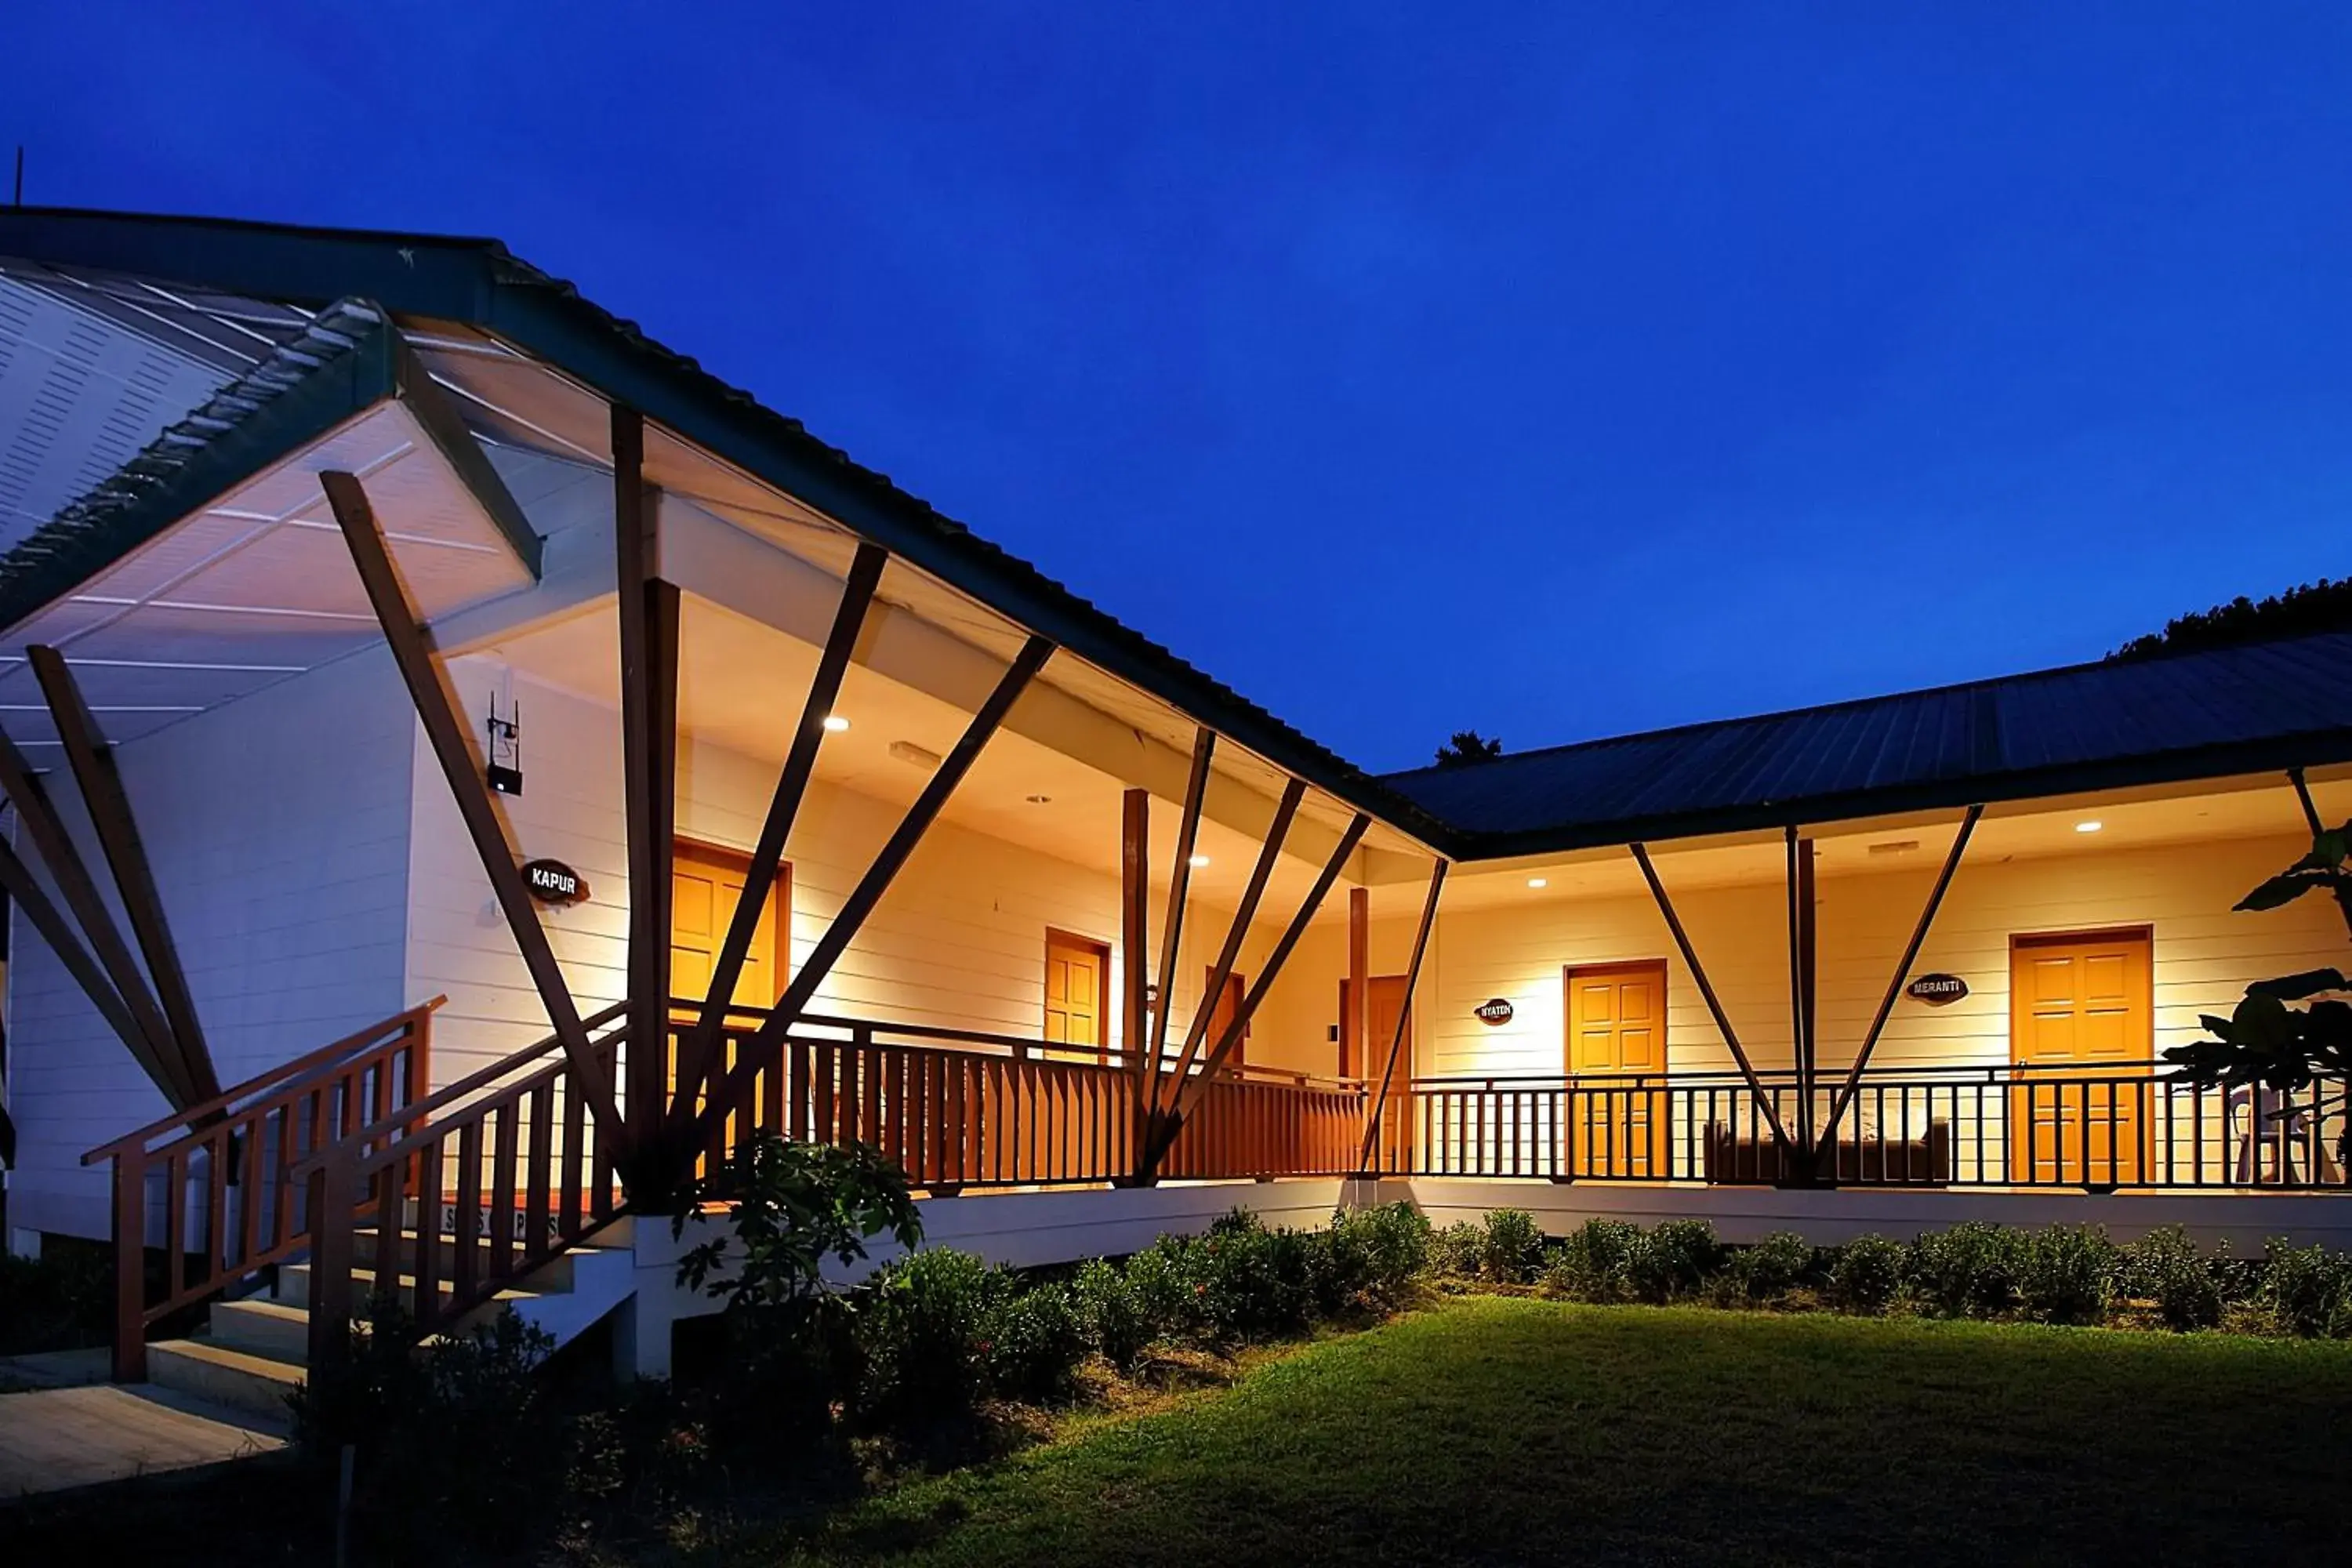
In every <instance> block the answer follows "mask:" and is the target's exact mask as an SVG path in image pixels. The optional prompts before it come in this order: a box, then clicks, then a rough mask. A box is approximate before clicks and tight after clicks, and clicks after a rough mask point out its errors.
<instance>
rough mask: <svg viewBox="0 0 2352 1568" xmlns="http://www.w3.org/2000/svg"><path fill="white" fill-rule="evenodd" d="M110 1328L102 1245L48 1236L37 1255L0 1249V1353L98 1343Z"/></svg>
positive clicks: (108, 1272)
mask: <svg viewBox="0 0 2352 1568" xmlns="http://www.w3.org/2000/svg"><path fill="white" fill-rule="evenodd" d="M113 1330H114V1265H113V1259H112V1258H110V1257H109V1255H108V1249H107V1247H105V1246H104V1245H102V1244H99V1243H88V1242H78V1241H72V1240H66V1239H63V1238H57V1237H52V1238H51V1239H50V1240H49V1241H48V1243H47V1246H46V1247H44V1249H43V1251H42V1253H41V1256H40V1257H38V1258H18V1257H16V1256H15V1255H14V1254H11V1253H7V1252H0V1355H23V1354H26V1353H29V1352H35V1351H57V1350H70V1349H73V1348H74V1347H76V1346H78V1345H101V1344H104V1343H105V1342H106V1341H107V1336H108V1335H109V1334H110V1333H112V1332H113Z"/></svg>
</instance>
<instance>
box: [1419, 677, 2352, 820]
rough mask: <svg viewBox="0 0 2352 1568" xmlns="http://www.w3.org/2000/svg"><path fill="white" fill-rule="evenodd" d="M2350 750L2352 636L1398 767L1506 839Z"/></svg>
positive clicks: (1988, 793) (1877, 807)
mask: <svg viewBox="0 0 2352 1568" xmlns="http://www.w3.org/2000/svg"><path fill="white" fill-rule="evenodd" d="M2345 760H2352V634H2347V633H2330V634H2326V635H2322V636H2316V637H2297V638H2293V639H2288V640H2283V641H2278V642H2270V643H2259V644H2254V645H2252V646H2249V647H2234V648H2225V649H2221V650H2218V651H2213V652H2206V653H2192V654H2182V655H2177V656H2174V657H2170V658H2151V659H2145V660H2135V661H2128V662H2115V663H2103V664H2089V665H2079V666H2074V667H2072V668H2064V669H2053V670H2044V671H2041V672H2038V673H2035V674H2031V675H2020V676H2012V677H2009V678H2006V679H1998V680H1979V681H1971V682H1969V683H1967V684H1965V685H1960V686H1948V687H1942V688H1938V689H1933V690H1928V691H1913V692H1905V693H1901V694H1898V695H1895V696H1892V697H1878V698H1869V699H1865V700H1860V701H1853V702H1840V703H1834V704H1832V705H1830V706H1827V707H1822V708H1807V709H1801V710H1797V711H1795V712H1790V713H1775V714H1768V715H1765V716H1762V717H1759V718H1751V719H1731V720H1725V721H1718V722H1715V723H1706V724H1693V725H1687V726H1685V727H1683V728H1680V729H1674V730H1661V731H1653V732H1651V733H1648V734H1640V735H1626V736H1622V737H1618V738H1616V739H1612V740H1604V741H1591V742H1583V743H1581V744H1578V745H1572V746H1559V747H1554V748H1551V749H1549V750H1547V751H1540V752H1522V753H1520V754H1518V755H1517V756H1507V757H1503V758H1500V759H1497V760H1496V761H1494V762H1491V763H1475V764H1472V765H1469V766H1465V767H1454V768H1422V769H1417V770H1415V771H1413V772H1411V773H1391V774H1389V775H1387V777H1386V778H1385V779H1384V780H1383V781H1382V782H1383V783H1385V784H1389V785H1390V786H1391V788H1393V789H1395V790H1396V791H1397V792H1398V793H1400V794H1402V795H1405V796H1406V797H1408V798H1409V799H1411V800H1412V801H1414V802H1415V803H1417V804H1418V805H1421V806H1422V807H1423V809H1425V810H1427V811H1429V812H1430V813H1432V814H1433V815H1434V816H1438V817H1439V818H1441V819H1442V820H1444V821H1445V822H1447V823H1448V824H1450V825H1451V826H1454V828H1455V829H1457V830H1458V831H1460V832H1462V833H1464V834H1465V835H1467V836H1469V837H1471V838H1473V839H1474V840H1475V842H1476V846H1477V853H1478V854H1481V855H1486V856H1493V855H1503V854H1524V853H1532V852H1536V851H1538V850H1542V849H1559V848H1569V847H1584V846H1590V845H1596V844H1615V843H1623V842H1626V841H1628V840H1630V839H1633V838H1641V837H1675V836H1677V835H1684V834H1690V833H1701V832H1731V831H1738V830H1740V829H1744V828H1751V827H1759V826H1781V825H1783V824H1786V823H1798V824H1802V823H1804V822H1807V821H1813V822H1822V821H1828V820H1833V819H1835V818H1838V817H1841V816H1858V815H1866V814H1870V813H1874V812H1885V811H1900V810H1909V809H1917V808H1924V807H1927V806H1931V805H1963V804H1968V803H1971V802H1974V801H1979V800H1997V799H2015V798H2020V797H2022V796H2028V795H2038V794H2056V793H2063V792H2064V791H2068V790H2074V789H2096V788H2102V787H2123V786H2124V785H2126V784H2134V783H2157V782H2166V781H2168V780H2175V779H2187V778H2196V777H2212V776H2218V775H2220V774H2222V773H2239V772H2256V771H2261V770H2263V769H2265V768H2269V767H2273V766H2276V767H2285V766H2289V765H2293V764H2295V763H2305V764H2317V763H2329V762H2339V761H2345Z"/></svg>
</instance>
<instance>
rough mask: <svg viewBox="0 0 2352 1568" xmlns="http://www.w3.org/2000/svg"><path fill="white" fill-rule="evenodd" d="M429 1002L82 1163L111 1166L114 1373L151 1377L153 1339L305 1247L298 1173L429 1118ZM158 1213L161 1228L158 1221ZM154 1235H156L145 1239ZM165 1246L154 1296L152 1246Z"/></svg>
mask: <svg viewBox="0 0 2352 1568" xmlns="http://www.w3.org/2000/svg"><path fill="white" fill-rule="evenodd" d="M440 1005H441V999H440V998H438V997H436V998H435V999H434V1000H433V1001H431V1002H428V1003H426V1004H425V1005H423V1006H421V1007H412V1008H410V1009H409V1010H408V1011H407V1012H405V1013H401V1014H398V1015H396V1016H393V1017H390V1018H387V1019H385V1020H384V1021H383V1023H381V1024H376V1025H373V1026H370V1027H368V1028H365V1029H362V1030H360V1031H359V1032H358V1033H356V1034H353V1035H349V1036H346V1037H344V1038H342V1039H340V1040H337V1041H335V1042H334V1043H333V1044H332V1045H328V1046H322V1047H320V1048H319V1049H318V1050H315V1051H312V1052H311V1053H310V1054H309V1055H308V1056H305V1057H301V1058H298V1059H296V1060H294V1061H290V1062H288V1063H286V1064H285V1065H284V1066H282V1067H279V1068H273V1069H271V1070H270V1071H268V1072H267V1073H263V1074H260V1075H258V1076H257V1077H255V1078H251V1079H247V1080H246V1081H245V1082H243V1083H240V1084H237V1085H236V1086H235V1087H233V1088H231V1089H226V1090H224V1091H223V1092H222V1093H220V1094H218V1095H216V1096H215V1097H214V1098H213V1099H211V1100H205V1102H204V1103H202V1104H200V1105H193V1106H190V1107H189V1108H188V1109H186V1110H182V1111H176V1112H174V1113H173V1114H172V1115H170V1116H167V1117H163V1118H162V1119H160V1120H158V1121H153V1122H151V1123H149V1124H148V1125H147V1126H145V1127H142V1128H141V1129H139V1130H138V1131H136V1132H131V1133H127V1134H125V1135H124V1136H122V1137H121V1138H118V1139H116V1140H115V1141H114V1142H110V1143H106V1144H102V1145H100V1147H98V1148H96V1149H93V1150H91V1151H90V1152H89V1153H87V1154H84V1155H83V1156H82V1163H83V1164H85V1165H90V1164H95V1163H98V1162H100V1161H101V1160H106V1161H111V1162H112V1163H113V1165H114V1221H113V1225H114V1257H115V1333H114V1375H115V1377H116V1379H117V1380H118V1381H121V1382H127V1383H135V1382H138V1381H141V1380H142V1379H143V1378H144V1377H145V1376H146V1368H147V1331H148V1328H149V1327H150V1326H151V1325H152V1324H153V1323H154V1322H156V1321H158V1320H160V1319H162V1318H163V1317H165V1316H168V1315H169V1314H172V1313H173V1312H177V1311H180V1310H183V1309H184V1308H188V1307H193V1306H194V1305H196V1304H197V1303H198V1302H201V1301H204V1300H209V1299H211V1298H212V1297H215V1296H217V1295H220V1294H222V1293H223V1292H225V1291H226V1290H228V1289H231V1288H233V1287H235V1286H236V1285H238V1284H240V1283H241V1282H243V1281H245V1280H247V1279H249V1278H250V1277H252V1276H253V1275H255V1274H256V1273H257V1272H258V1271H259V1270H260V1269H262V1268H267V1267H268V1266H269V1265H271V1264H274V1263H278V1262H282V1261H284V1260H285V1259H287V1258H290V1257H293V1256H294V1255H296V1254H298V1253H299V1252H300V1251H301V1250H302V1249H303V1248H304V1247H308V1246H309V1245H310V1224H309V1220H310V1215H309V1207H308V1204H307V1202H306V1200H305V1198H304V1195H303V1190H302V1185H301V1184H300V1182H299V1180H298V1179H297V1178H296V1176H295V1171H296V1169H297V1168H298V1167H299V1166H300V1165H301V1164H302V1163H304V1162H305V1161H307V1160H308V1159H309V1158H310V1156H311V1155H312V1154H313V1153H314V1152H317V1151H318V1150H320V1149H321V1148H324V1147H328V1146H331V1145H332V1144H333V1143H334V1142H337V1141H338V1140H340V1139H342V1138H346V1137H349V1136H350V1135H351V1134H352V1132H353V1131H355V1130H357V1129H358V1128H359V1127H361V1126H362V1124H366V1123H376V1124H388V1125H396V1126H398V1125H407V1124H409V1123H410V1122H412V1121H415V1118H416V1117H418V1116H419V1115H421V1114H423V1110H422V1102H423V1101H424V1100H425V1087H426V1085H427V1084H428V1083H429V1082H430V1078H431V1070H432V1068H431V1059H432V1024H433V1013H434V1009H436V1008H437V1007H438V1006H440ZM157 1207H160V1208H161V1209H162V1211H163V1212H162V1215H161V1219H160V1223H159V1222H158V1221H157V1220H155V1219H154V1218H153V1217H152V1215H153V1211H154V1210H155V1209H156V1208H157ZM151 1233H152V1234H151ZM152 1244H160V1245H161V1247H162V1248H163V1276H162V1279H161V1282H160V1289H153V1288H151V1285H150V1280H149V1273H148V1269H147V1267H146V1256H147V1250H148V1248H149V1247H150V1246H151V1245H152Z"/></svg>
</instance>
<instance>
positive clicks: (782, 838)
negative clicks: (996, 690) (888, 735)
mask: <svg viewBox="0 0 2352 1568" xmlns="http://www.w3.org/2000/svg"><path fill="white" fill-rule="evenodd" d="M889 562H890V555H889V552H887V551H886V550H884V549H883V548H882V547H881V546H880V545H878V544H860V545H859V546H858V547H857V553H856V556H855V557H854V558H853V559H852V560H851V562H850V563H849V573H848V574H847V576H845V578H844V579H843V581H842V584H841V603H840V605H839V606H838V607H837V608H836V609H835V611H834V616H833V629H832V630H831V631H830V632H828V633H827V634H826V636H825V639H824V652H823V653H822V654H820V655H819V656H818V658H817V665H816V675H815V677H814V679H812V680H811V681H810V682H809V690H808V697H807V700H805V701H803V703H802V704H801V720H800V725H799V727H798V728H797V729H795V730H794V731H793V743H792V746H791V749H790V750H788V751H787V752H785V753H784V765H783V770H782V772H781V773H778V774H777V775H776V793H775V795H774V796H773V797H772V798H771V799H770V800H769V802H768V816H767V818H766V820H765V821H763V822H761V825H760V839H759V842H758V843H757V844H756V845H754V846H753V847H752V849H751V867H750V868H748V869H747V870H745V872H744V873H743V892H742V896H741V897H740V898H738V899H737V900H735V912H734V914H733V916H732V917H730V920H729V921H728V922H727V940H726V941H725V942H723V943H722V944H721V945H720V947H719V960H718V962H717V963H714V964H713V965H712V966H711V971H710V991H709V994H708V995H707V996H705V997H704V998H703V1002H702V1016H701V1017H700V1018H698V1020H697V1021H696V1024H695V1031H694V1039H693V1043H692V1047H691V1049H690V1050H689V1051H688V1052H686V1053H684V1054H683V1055H682V1057H681V1059H680V1060H679V1063H678V1074H677V1100H676V1101H675V1103H674V1104H673V1105H672V1106H671V1108H670V1112H671V1115H672V1117H673V1118H675V1119H676V1120H677V1121H678V1122H679V1123H680V1124H683V1123H685V1122H686V1121H688V1120H689V1119H690V1118H691V1117H692V1116H693V1115H694V1112H695V1097H696V1096H697V1095H698V1093H699V1092H700V1090H701V1089H702V1083H703V1080H704V1079H706V1078H708V1077H709V1073H710V1068H711V1064H712V1063H713V1062H714V1061H716V1060H718V1059H719V1030H720V1028H721V1027H722V1026H724V1024H725V1023H726V1019H727V1009H728V1008H729V1006H730V1005H732V1003H733V1001H734V996H735V984H736V982H737V981H738V980H739V979H740V977H741V975H742V973H743V963H744V960H745V959H746V958H747V957H748V956H749V955H750V953H751V938H752V937H753V936H755V935H756V934H758V931H759V929H760V914H761V910H765V909H766V908H767V906H768V892H769V889H772V888H773V887H774V886H775V883H776V873H777V870H778V869H779V868H781V867H782V865H783V863H784V846H785V844H786V843H787V842H788V841H789V840H790V839H791V837H792V832H793V820H794V819H795V818H796V817H798V816H799V815H800V809H801V801H802V799H803V796H805V795H807V794H808V784H809V779H810V777H811V776H812V775H813V774H814V773H815V772H816V759H817V752H818V751H819V750H820V749H821V748H822V747H823V746H824V735H825V730H824V721H825V719H826V718H827V717H828V716H829V715H830V714H831V713H832V712H833V710H834V705H835V702H836V701H837V700H839V698H840V696H841V683H842V680H843V679H844V678H845V677H846V676H847V674H848V673H849V665H850V659H851V657H852V655H853V654H854V653H855V652H856V647H857V638H858V634H859V633H860V632H861V631H862V630H863V629H864V627H865V625H866V612H867V611H868V610H870V609H871V608H872V607H873V604H874V595H875V591H876V590H877V589H878V588H879V587H880V586H881V585H882V569H883V568H884V567H885V566H887V565H888V564H889ZM785 918H786V919H788V920H789V919H790V918H791V911H790V910H786V911H785Z"/></svg>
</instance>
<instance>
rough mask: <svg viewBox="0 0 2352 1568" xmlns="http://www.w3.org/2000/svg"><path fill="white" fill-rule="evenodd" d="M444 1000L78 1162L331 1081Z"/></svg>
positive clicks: (382, 1022) (235, 1087)
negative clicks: (262, 1097) (261, 1100)
mask: <svg viewBox="0 0 2352 1568" xmlns="http://www.w3.org/2000/svg"><path fill="white" fill-rule="evenodd" d="M448 1001H449V998H448V997H446V996H436V997H434V998H433V999H432V1000H431V1001H429V1002H420V1003H418V1004H417V1005H415V1006H414V1007H411V1008H408V1009H407V1010H406V1011H404V1012H400V1013H394V1015H392V1016H390V1017H388V1018H380V1019H378V1020H377V1021H376V1022H374V1023H373V1024H370V1025H369V1026H367V1027H366V1028H364V1029H355V1030H353V1031H352V1033H350V1034H348V1035H345V1036H344V1037H342V1038H341V1039H340V1040H336V1041H333V1042H331V1044H328V1045H324V1046H320V1047H319V1048H318V1049H317V1050H315V1051H312V1052H310V1053H309V1054H308V1055H306V1056H300V1057H297V1058H294V1059H293V1060H292V1061H290V1062H282V1063H280V1064H279V1065H278V1066H277V1067H275V1068H270V1069H269V1070H268V1071H266V1072H259V1073H256V1074H255V1075H254V1076H253V1077H251V1078H249V1079H246V1080H245V1081H244V1082H242V1083H236V1084H231V1085H230V1086H229V1087H228V1088H226V1089H223V1090H221V1091H220V1092H219V1093H218V1094H216V1095H215V1096H213V1098H212V1099H210V1100H205V1101H204V1102H203V1103H202V1104H200V1105H191V1106H189V1107H187V1108H186V1109H185V1110H174V1111H172V1112H170V1113H169V1114H167V1115H164V1116H160V1117H157V1118H156V1119H155V1120H154V1121H151V1122H149V1123H148V1124H147V1125H146V1126H144V1127H142V1128H140V1129H139V1130H138V1131H135V1132H126V1133H124V1134H123V1135H122V1136H121V1137H120V1138H117V1139H115V1140H114V1141H113V1142H110V1143H101V1144H100V1145H99V1146H98V1147H97V1148H95V1149H92V1150H91V1151H90V1152H88V1153H87V1154H84V1155H83V1156H82V1157H81V1163H83V1164H85V1165H95V1164H97V1163H99V1162H100V1160H106V1159H112V1158H114V1157H116V1156H118V1155H121V1154H123V1153H127V1152H130V1151H131V1149H132V1148H134V1147H136V1148H137V1149H138V1150H139V1152H141V1153H142V1154H146V1155H152V1154H154V1153H159V1152H162V1151H160V1150H151V1149H149V1148H148V1147H147V1141H148V1140H149V1139H150V1138H152V1137H154V1136H155V1135H156V1134H157V1133H159V1132H168V1131H174V1130H177V1129H184V1128H186V1127H187V1126H188V1124H189V1123H191V1122H194V1121H201V1120H203V1119H204V1118H206V1117H209V1116H211V1115H213V1114H214V1113H215V1112H216V1111H225V1110H228V1109H229V1108H230V1107H232V1106H234V1105H236V1104H238V1103H239V1102H240V1101H243V1100H251V1099H256V1098H258V1097H259V1096H260V1095H262V1094H265V1093H277V1094H289V1093H293V1092H295V1091H298V1090H300V1089H309V1088H310V1087H312V1086H313V1085H314V1084H317V1083H318V1082H320V1081H321V1080H323V1079H328V1078H331V1077H333V1076H334V1070H335V1068H339V1067H341V1066H342V1065H343V1063H344V1062H345V1060H347V1059H348V1058H351V1057H353V1056H356V1055H358V1054H359V1052H360V1050H361V1049H362V1047H367V1046H372V1045H373V1044H375V1043H376V1042H377V1041H379V1040H381V1039H383V1037H385V1036H387V1035H391V1034H395V1033H399V1032H402V1031H404V1030H405V1029H406V1028H407V1027H408V1026H410V1025H411V1024H413V1023H415V1021H416V1020H417V1019H419V1018H422V1017H426V1016H430V1015H431V1014H433V1013H434V1012H436V1011H437V1010H438V1009H440V1008H441V1007H444V1006H446V1005H447V1004H448Z"/></svg>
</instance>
